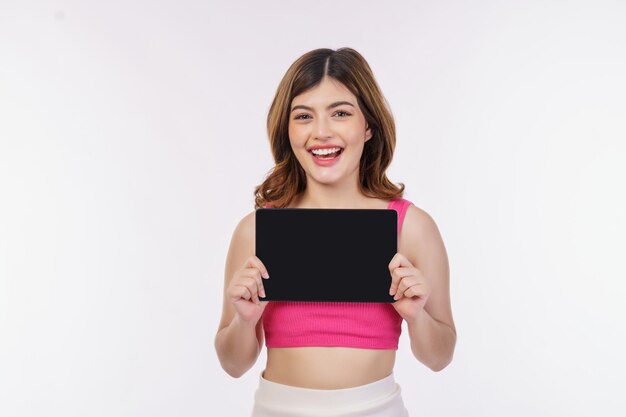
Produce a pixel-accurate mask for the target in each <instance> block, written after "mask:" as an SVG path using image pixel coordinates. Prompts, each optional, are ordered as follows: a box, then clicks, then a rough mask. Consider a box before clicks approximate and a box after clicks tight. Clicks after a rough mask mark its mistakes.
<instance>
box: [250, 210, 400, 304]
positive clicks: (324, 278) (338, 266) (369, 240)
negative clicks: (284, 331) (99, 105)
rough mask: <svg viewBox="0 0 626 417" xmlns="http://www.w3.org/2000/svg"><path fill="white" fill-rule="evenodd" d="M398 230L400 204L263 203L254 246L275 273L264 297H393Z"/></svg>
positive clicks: (367, 299) (388, 299) (361, 299)
mask: <svg viewBox="0 0 626 417" xmlns="http://www.w3.org/2000/svg"><path fill="white" fill-rule="evenodd" d="M397 234H398V213H397V212H396V211H395V210H389V209H305V208H259V209H257V210H256V236H255V245H256V247H255V250H256V256H257V257H258V258H259V259H260V260H261V262H263V264H264V265H265V267H266V268H267V271H268V273H269V276H270V278H269V279H264V280H263V287H264V289H265V295H266V297H265V298H261V300H270V301H329V302H332V301H334V302H337V301H339V302H378V303H389V302H394V301H395V300H394V299H393V296H391V295H389V288H390V287H391V273H390V272H389V262H391V259H392V258H393V257H394V255H395V254H396V252H397V248H398V237H397Z"/></svg>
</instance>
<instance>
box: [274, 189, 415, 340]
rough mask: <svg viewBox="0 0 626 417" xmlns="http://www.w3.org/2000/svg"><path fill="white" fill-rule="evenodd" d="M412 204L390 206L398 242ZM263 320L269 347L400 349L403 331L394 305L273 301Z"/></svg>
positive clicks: (399, 200)
mask: <svg viewBox="0 0 626 417" xmlns="http://www.w3.org/2000/svg"><path fill="white" fill-rule="evenodd" d="M411 204H412V203H411V202H410V201H408V200H405V199H403V198H397V199H393V200H391V201H390V202H389V205H388V206H387V209H393V210H396V211H397V212H398V242H399V241H400V231H401V229H402V222H403V220H404V216H405V214H406V211H407V208H408V207H409V205H411ZM265 207H271V206H270V205H269V204H268V205H266V206H265ZM389 278H390V279H391V276H390V277H389ZM262 320H263V330H264V333H265V346H266V347H268V348H273V347H296V346H343V347H356V348H365V349H393V350H397V349H398V340H399V338H400V333H401V331H402V327H401V325H402V317H401V316H400V315H399V314H398V312H397V311H396V309H395V308H394V307H393V305H392V304H391V303H353V302H325V301H324V302H323V301H269V302H268V304H267V305H266V306H265V310H264V311H263V317H262Z"/></svg>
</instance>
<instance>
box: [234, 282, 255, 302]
mask: <svg viewBox="0 0 626 417" xmlns="http://www.w3.org/2000/svg"><path fill="white" fill-rule="evenodd" d="M251 297H252V294H250V291H249V290H248V287H246V286H245V285H235V286H234V288H233V289H232V291H231V297H230V298H231V300H233V301H240V300H249V299H250V298H251Z"/></svg>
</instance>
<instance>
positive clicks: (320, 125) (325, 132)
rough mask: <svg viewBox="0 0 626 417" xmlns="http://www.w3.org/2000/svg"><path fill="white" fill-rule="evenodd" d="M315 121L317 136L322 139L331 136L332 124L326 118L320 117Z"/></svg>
mask: <svg viewBox="0 0 626 417" xmlns="http://www.w3.org/2000/svg"><path fill="white" fill-rule="evenodd" d="M314 123H315V127H314V129H315V130H314V132H315V137H316V138H319V139H322V138H326V137H329V136H331V131H330V126H329V123H328V121H327V120H326V119H325V118H323V117H318V118H317V119H316V120H315V122H314Z"/></svg>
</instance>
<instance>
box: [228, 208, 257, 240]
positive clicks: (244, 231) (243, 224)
mask: <svg viewBox="0 0 626 417" xmlns="http://www.w3.org/2000/svg"><path fill="white" fill-rule="evenodd" d="M255 226H256V210H252V211H251V212H249V213H247V214H246V215H244V216H243V217H242V218H241V219H240V220H239V222H238V223H237V225H236V226H235V231H234V232H233V235H234V236H235V237H236V240H237V241H238V242H248V243H250V242H254V233H255Z"/></svg>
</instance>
